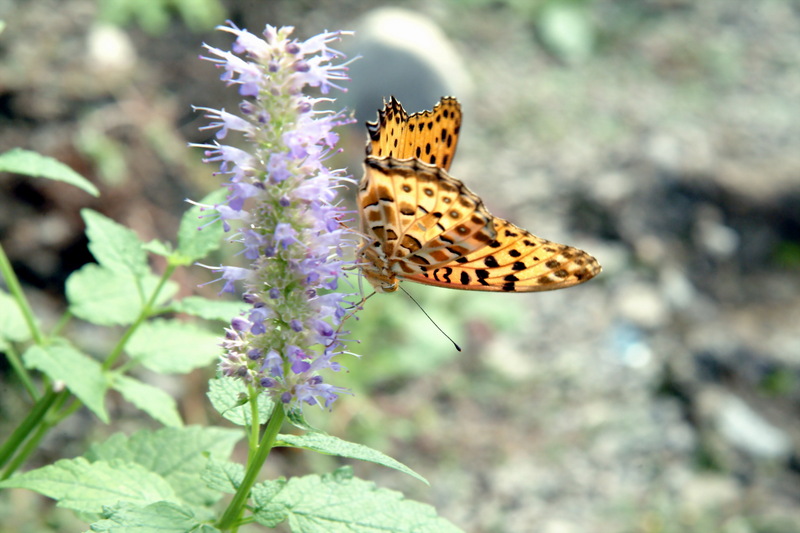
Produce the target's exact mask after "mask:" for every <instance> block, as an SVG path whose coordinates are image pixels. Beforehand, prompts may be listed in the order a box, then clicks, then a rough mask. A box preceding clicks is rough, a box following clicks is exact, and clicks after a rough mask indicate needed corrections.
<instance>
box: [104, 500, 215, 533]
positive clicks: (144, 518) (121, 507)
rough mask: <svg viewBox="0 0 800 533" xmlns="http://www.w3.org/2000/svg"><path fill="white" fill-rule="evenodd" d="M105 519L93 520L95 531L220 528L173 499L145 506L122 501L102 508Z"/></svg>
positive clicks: (178, 532)
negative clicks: (201, 520)
mask: <svg viewBox="0 0 800 533" xmlns="http://www.w3.org/2000/svg"><path fill="white" fill-rule="evenodd" d="M103 517H104V520H99V521H97V522H95V523H94V524H92V531H107V532H109V533H156V532H157V533H186V532H187V531H191V532H192V533H214V532H218V531H219V530H218V529H217V528H215V527H212V526H209V525H207V524H201V522H200V520H198V519H197V518H196V517H195V514H194V513H193V512H192V510H191V509H189V508H187V507H184V506H181V505H177V504H175V503H172V502H156V503H151V504H150V505H146V506H139V505H133V504H130V503H127V502H121V503H118V504H117V505H114V506H113V507H104V508H103Z"/></svg>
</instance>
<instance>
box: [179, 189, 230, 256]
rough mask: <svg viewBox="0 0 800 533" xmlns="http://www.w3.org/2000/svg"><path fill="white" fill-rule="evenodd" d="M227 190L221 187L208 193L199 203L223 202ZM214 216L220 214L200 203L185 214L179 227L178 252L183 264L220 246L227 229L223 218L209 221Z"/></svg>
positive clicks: (216, 216) (212, 203)
mask: <svg viewBox="0 0 800 533" xmlns="http://www.w3.org/2000/svg"><path fill="white" fill-rule="evenodd" d="M227 192H228V191H227V190H225V189H219V190H217V191H214V192H212V193H211V194H209V195H207V196H206V197H205V198H203V199H202V200H200V202H199V203H200V204H204V205H214V204H216V203H219V202H222V201H223V200H224V199H225V195H226V194H227ZM214 218H219V214H218V213H216V212H215V211H213V210H209V209H208V208H203V207H200V206H198V205H195V206H192V207H191V208H189V209H188V210H187V211H186V213H184V214H183V217H181V225H180V228H179V229H178V253H179V254H180V255H181V257H182V261H181V263H182V264H185V265H189V264H191V263H193V262H194V261H197V260H198V259H202V258H203V257H205V256H207V255H208V254H209V253H211V252H213V251H214V250H217V249H218V248H219V247H220V243H221V241H222V236H223V234H224V233H225V231H224V230H223V229H222V221H221V220H217V221H216V222H211V223H209V222H208V220H213V219H214ZM204 219H205V220H204Z"/></svg>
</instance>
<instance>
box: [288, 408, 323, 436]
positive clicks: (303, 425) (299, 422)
mask: <svg viewBox="0 0 800 533" xmlns="http://www.w3.org/2000/svg"><path fill="white" fill-rule="evenodd" d="M286 420H288V421H289V423H290V424H292V425H293V426H294V427H296V428H298V429H302V430H303V431H319V430H318V429H317V428H315V427H313V426H312V425H311V424H309V423H308V421H307V420H306V417H305V415H304V414H303V409H302V408H300V407H297V406H295V407H291V408H289V410H288V411H286Z"/></svg>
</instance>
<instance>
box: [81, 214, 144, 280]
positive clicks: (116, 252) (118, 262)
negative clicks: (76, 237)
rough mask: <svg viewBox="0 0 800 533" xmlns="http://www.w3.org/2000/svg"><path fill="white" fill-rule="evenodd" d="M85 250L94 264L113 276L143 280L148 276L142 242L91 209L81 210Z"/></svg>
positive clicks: (131, 233) (129, 231)
mask: <svg viewBox="0 0 800 533" xmlns="http://www.w3.org/2000/svg"><path fill="white" fill-rule="evenodd" d="M81 216H82V217H83V221H84V222H85V223H86V236H87V237H88V238H89V250H90V251H91V252H92V255H93V256H94V258H95V259H97V262H98V263H100V264H101V265H103V266H104V267H106V268H108V269H110V270H113V271H115V272H125V273H131V274H133V275H134V276H137V277H143V276H144V275H145V274H148V273H149V272H150V268H149V267H148V266H147V254H146V253H145V251H144V247H143V244H142V241H140V240H139V237H137V236H136V233H134V232H133V230H130V229H128V228H126V227H125V226H123V225H122V224H118V223H117V222H114V221H113V220H111V219H110V218H108V217H106V216H103V215H101V214H100V213H98V212H97V211H92V210H91V209H82V210H81Z"/></svg>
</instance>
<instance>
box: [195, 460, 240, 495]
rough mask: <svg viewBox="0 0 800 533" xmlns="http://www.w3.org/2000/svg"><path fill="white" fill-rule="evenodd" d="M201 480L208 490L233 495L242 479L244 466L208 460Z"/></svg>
mask: <svg viewBox="0 0 800 533" xmlns="http://www.w3.org/2000/svg"><path fill="white" fill-rule="evenodd" d="M201 478H202V479H203V481H205V483H206V485H208V488H210V489H213V490H218V491H220V492H227V493H229V494H234V493H235V492H236V489H238V488H239V485H241V484H242V480H243V479H244V466H242V465H240V464H239V463H231V462H229V461H215V460H214V459H210V460H209V461H208V465H207V466H206V470H205V472H203V475H202V476H201Z"/></svg>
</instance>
